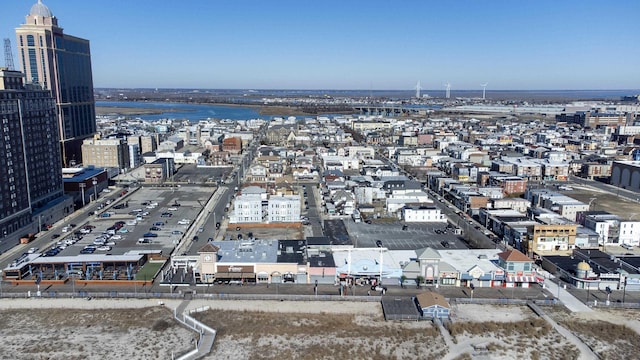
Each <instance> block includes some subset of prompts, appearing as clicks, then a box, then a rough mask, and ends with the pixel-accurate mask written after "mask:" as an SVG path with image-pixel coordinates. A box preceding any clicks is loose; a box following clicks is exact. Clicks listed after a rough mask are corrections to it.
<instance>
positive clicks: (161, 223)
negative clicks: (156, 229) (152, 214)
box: [153, 221, 164, 226]
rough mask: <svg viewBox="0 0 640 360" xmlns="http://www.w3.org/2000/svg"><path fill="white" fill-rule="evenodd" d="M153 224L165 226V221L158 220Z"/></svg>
mask: <svg viewBox="0 0 640 360" xmlns="http://www.w3.org/2000/svg"><path fill="white" fill-rule="evenodd" d="M153 226H164V222H163V221H158V222H156V223H155V224H153Z"/></svg>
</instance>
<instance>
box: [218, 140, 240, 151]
mask: <svg viewBox="0 0 640 360" xmlns="http://www.w3.org/2000/svg"><path fill="white" fill-rule="evenodd" d="M222 150H223V151H227V152H230V153H233V154H239V153H241V152H242V139H240V138H239V137H230V138H226V139H224V140H222Z"/></svg>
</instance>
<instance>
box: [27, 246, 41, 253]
mask: <svg viewBox="0 0 640 360" xmlns="http://www.w3.org/2000/svg"><path fill="white" fill-rule="evenodd" d="M37 251H38V248H37V247H32V248H29V250H27V254H33V253H35V252H37Z"/></svg>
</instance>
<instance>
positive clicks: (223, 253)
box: [211, 240, 278, 263]
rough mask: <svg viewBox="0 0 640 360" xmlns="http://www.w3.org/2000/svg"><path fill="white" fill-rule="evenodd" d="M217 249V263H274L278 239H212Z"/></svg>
mask: <svg viewBox="0 0 640 360" xmlns="http://www.w3.org/2000/svg"><path fill="white" fill-rule="evenodd" d="M211 244H212V245H214V246H217V247H218V248H220V250H218V258H219V259H218V263H241V262H242V263H276V262H277V261H278V254H277V253H278V240H253V241H249V240H231V241H213V242H211Z"/></svg>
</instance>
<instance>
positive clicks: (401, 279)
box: [400, 275, 407, 289]
mask: <svg viewBox="0 0 640 360" xmlns="http://www.w3.org/2000/svg"><path fill="white" fill-rule="evenodd" d="M405 281H407V277H406V276H405V275H402V276H400V287H401V288H403V289H404V282H405Z"/></svg>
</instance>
